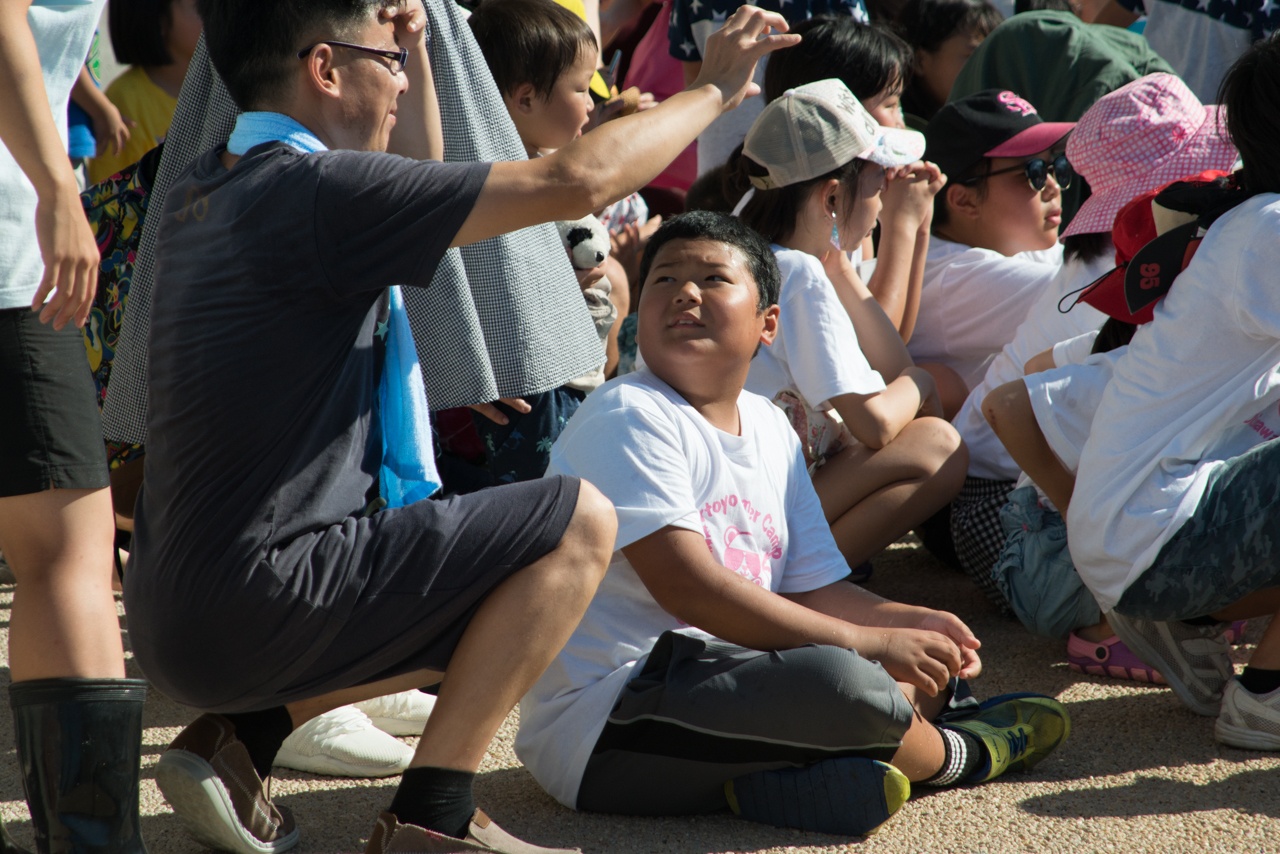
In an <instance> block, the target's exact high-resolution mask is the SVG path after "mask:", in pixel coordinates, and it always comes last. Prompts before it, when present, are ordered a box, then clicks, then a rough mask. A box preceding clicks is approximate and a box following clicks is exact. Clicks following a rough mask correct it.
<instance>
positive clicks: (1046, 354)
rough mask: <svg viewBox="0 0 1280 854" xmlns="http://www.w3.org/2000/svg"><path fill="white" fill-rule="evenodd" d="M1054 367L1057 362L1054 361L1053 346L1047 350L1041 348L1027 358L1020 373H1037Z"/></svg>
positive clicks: (1056, 365)
mask: <svg viewBox="0 0 1280 854" xmlns="http://www.w3.org/2000/svg"><path fill="white" fill-rule="evenodd" d="M1056 367H1058V363H1057V362H1055V361H1054V359H1053V348H1052V347H1050V348H1049V349H1048V350H1043V351H1041V352H1039V353H1036V354H1035V355H1034V356H1032V357H1031V358H1030V359H1027V363H1026V364H1025V365H1023V366H1022V373H1023V375H1026V374H1038V373H1040V372H1041V371H1051V370H1053V369H1054V368H1056Z"/></svg>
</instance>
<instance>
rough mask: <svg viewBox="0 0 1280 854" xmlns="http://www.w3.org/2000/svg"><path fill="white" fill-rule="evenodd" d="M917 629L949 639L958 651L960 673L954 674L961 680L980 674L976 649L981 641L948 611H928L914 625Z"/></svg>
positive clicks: (980, 666) (979, 662)
mask: <svg viewBox="0 0 1280 854" xmlns="http://www.w3.org/2000/svg"><path fill="white" fill-rule="evenodd" d="M916 628H917V629H922V630H924V631H929V632H937V633H939V634H943V635H946V636H947V637H949V638H951V640H953V641H954V642H955V644H956V646H957V647H958V648H959V650H960V661H961V664H960V672H959V673H956V674H955V675H956V676H959V677H960V678H961V679H972V678H973V677H975V676H977V675H978V674H979V673H981V672H982V659H980V658H978V649H979V647H981V646H982V641H980V640H978V638H977V637H976V636H975V635H974V634H973V632H972V631H970V630H969V627H968V626H966V625H965V624H964V622H963V621H962V620H961V619H960V618H959V617H957V616H956V615H955V614H952V613H950V612H948V611H929V612H928V613H927V614H925V615H924V617H923V618H922V619H921V620H920V622H919V623H917V624H916Z"/></svg>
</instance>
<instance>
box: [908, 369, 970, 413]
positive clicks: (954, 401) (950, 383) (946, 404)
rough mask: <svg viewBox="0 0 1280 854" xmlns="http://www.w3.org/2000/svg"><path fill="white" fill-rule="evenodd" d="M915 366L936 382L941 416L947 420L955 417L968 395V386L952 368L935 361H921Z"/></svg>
mask: <svg viewBox="0 0 1280 854" xmlns="http://www.w3.org/2000/svg"><path fill="white" fill-rule="evenodd" d="M916 367H917V368H923V369H924V370H926V371H928V372H929V375H930V376H931V377H933V381H934V383H936V384H937V386H938V397H939V398H940V399H941V400H942V415H943V417H944V418H946V419H947V420H948V421H950V420H951V419H952V418H955V417H956V413H957V412H959V411H960V407H962V406H964V402H965V400H966V399H967V398H968V397H969V387H968V386H967V385H965V383H964V380H963V379H962V378H961V377H960V375H959V374H957V373H956V372H955V370H954V369H952V368H948V367H947V366H946V365H940V364H938V363H937V362H921V363H920V364H918V365H916Z"/></svg>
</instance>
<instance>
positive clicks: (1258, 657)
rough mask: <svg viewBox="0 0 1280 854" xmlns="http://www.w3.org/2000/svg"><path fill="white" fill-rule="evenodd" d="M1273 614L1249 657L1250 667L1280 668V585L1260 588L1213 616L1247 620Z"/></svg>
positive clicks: (1224, 618)
mask: <svg viewBox="0 0 1280 854" xmlns="http://www.w3.org/2000/svg"><path fill="white" fill-rule="evenodd" d="M1268 615H1271V625H1269V626H1267V630H1266V632H1264V633H1263V635H1262V639H1261V640H1259V641H1258V647H1257V649H1255V650H1254V651H1253V655H1251V656H1250V657H1249V666H1250V667H1261V668H1262V669H1264V670H1280V587H1269V588H1267V589H1266V590H1258V591H1256V592H1254V593H1250V594H1249V595H1248V596H1246V597H1244V598H1243V599H1241V600H1240V601H1239V602H1236V603H1235V604H1234V605H1229V606H1227V607H1226V608H1223V609H1222V610H1221V611H1217V612H1215V613H1214V614H1213V616H1215V617H1217V618H1218V619H1219V620H1224V621H1227V620H1231V621H1234V620H1247V619H1249V618H1250V617H1266V616H1268Z"/></svg>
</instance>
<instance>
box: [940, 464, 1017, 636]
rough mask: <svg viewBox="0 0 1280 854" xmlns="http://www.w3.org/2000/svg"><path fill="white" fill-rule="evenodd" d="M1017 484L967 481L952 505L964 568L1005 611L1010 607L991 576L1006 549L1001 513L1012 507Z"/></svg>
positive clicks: (954, 537) (954, 536) (955, 537)
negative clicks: (1011, 495)
mask: <svg viewBox="0 0 1280 854" xmlns="http://www.w3.org/2000/svg"><path fill="white" fill-rule="evenodd" d="M1015 485H1016V481H1012V480H989V479H987V478H984V477H966V478H965V479H964V486H963V487H961V488H960V494H959V495H957V496H956V497H955V500H953V501H952V502H951V539H952V540H953V541H954V542H955V547H956V557H958V558H959V559H960V566H961V568H962V569H964V571H965V573H967V574H968V576H969V577H970V578H972V579H973V581H974V583H975V584H977V585H978V587H979V588H981V589H982V592H983V593H985V594H987V596H988V597H989V598H990V599H991V601H992V602H995V603H996V604H997V605H999V606H1000V607H1001V608H1002V609H1004V610H1006V611H1007V610H1009V603H1008V602H1007V601H1005V598H1004V594H1003V593H1002V592H1001V591H1000V587H999V586H998V585H997V584H996V582H995V579H994V578H992V576H991V569H992V567H994V566H995V565H996V560H997V559H999V557H1000V551H1001V550H1002V549H1003V548H1004V543H1005V539H1006V537H1005V533H1004V528H1003V527H1001V525H1000V509H1001V508H1002V507H1004V506H1005V505H1006V504H1008V503H1009V493H1011V492H1013V488H1014V486H1015Z"/></svg>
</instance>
